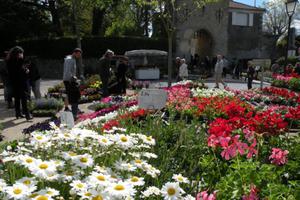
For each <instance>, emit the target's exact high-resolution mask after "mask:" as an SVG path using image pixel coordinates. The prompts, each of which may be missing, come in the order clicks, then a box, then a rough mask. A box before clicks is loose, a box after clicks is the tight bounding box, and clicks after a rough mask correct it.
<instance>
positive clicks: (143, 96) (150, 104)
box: [138, 89, 168, 110]
mask: <svg viewBox="0 0 300 200" xmlns="http://www.w3.org/2000/svg"><path fill="white" fill-rule="evenodd" d="M167 97H168V95H167V92H166V91H164V90H162V89H142V90H141V91H140V92H139V95H138V105H139V107H140V108H143V109H150V110H160V109H162V108H164V107H165V106H166V102H167Z"/></svg>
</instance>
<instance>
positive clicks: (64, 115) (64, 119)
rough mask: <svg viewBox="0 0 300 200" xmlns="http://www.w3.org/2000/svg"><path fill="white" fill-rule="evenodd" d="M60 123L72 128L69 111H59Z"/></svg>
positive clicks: (71, 117) (71, 115) (72, 123)
mask: <svg viewBox="0 0 300 200" xmlns="http://www.w3.org/2000/svg"><path fill="white" fill-rule="evenodd" d="M60 120H61V124H64V125H66V126H67V127H68V128H70V129H71V128H73V126H74V125H75V123H74V118H73V114H72V112H70V111H63V112H61V113H60Z"/></svg>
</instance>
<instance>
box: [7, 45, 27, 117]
mask: <svg viewBox="0 0 300 200" xmlns="http://www.w3.org/2000/svg"><path fill="white" fill-rule="evenodd" d="M6 63H7V70H8V77H9V80H10V82H11V86H12V91H13V96H14V98H15V112H16V118H17V119H19V118H24V117H26V119H27V120H30V119H32V117H31V116H30V113H29V111H28V108H27V100H28V92H29V91H28V74H29V69H28V68H27V67H26V65H25V64H24V50H23V48H22V47H19V46H15V47H13V48H12V49H10V51H9V53H8V56H7V60H6ZM21 104H22V111H23V112H21ZM23 114H25V116H24V115H23Z"/></svg>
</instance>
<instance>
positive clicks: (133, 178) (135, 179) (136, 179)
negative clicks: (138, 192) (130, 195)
mask: <svg viewBox="0 0 300 200" xmlns="http://www.w3.org/2000/svg"><path fill="white" fill-rule="evenodd" d="M138 181H139V178H138V177H136V176H134V177H132V178H131V182H138Z"/></svg>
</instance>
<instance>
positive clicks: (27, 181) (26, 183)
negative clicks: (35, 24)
mask: <svg viewBox="0 0 300 200" xmlns="http://www.w3.org/2000/svg"><path fill="white" fill-rule="evenodd" d="M23 184H24V185H30V184H31V181H30V180H25V181H23Z"/></svg>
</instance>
